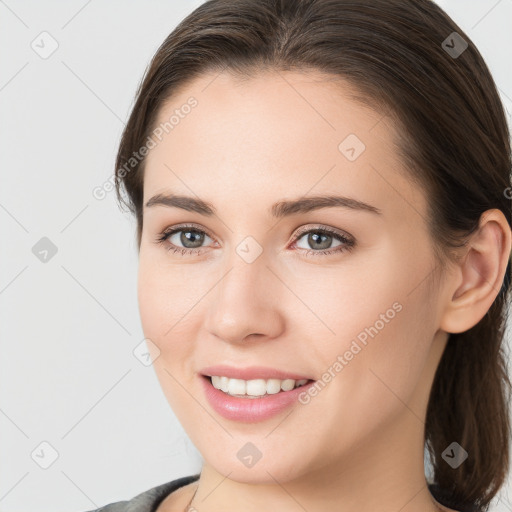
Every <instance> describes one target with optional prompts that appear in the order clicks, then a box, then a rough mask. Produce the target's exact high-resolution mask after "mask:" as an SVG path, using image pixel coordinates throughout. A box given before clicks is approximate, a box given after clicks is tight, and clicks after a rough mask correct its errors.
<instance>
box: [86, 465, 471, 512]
mask: <svg viewBox="0 0 512 512" xmlns="http://www.w3.org/2000/svg"><path fill="white" fill-rule="evenodd" d="M198 479H199V473H198V474H196V475H190V476H185V477H182V478H178V479H176V480H172V481H171V482H166V483H164V484H160V485H157V486H156V487H152V488H151V489H148V490H147V491H144V492H142V493H140V494H137V496H135V497H134V498H132V499H131V500H128V501H117V502H115V503H110V504H109V505H105V506H103V507H101V508H98V509H96V510H90V511H88V512H155V510H156V509H157V508H158V506H159V505H160V503H162V501H164V499H165V498H166V497H167V496H169V494H171V493H172V492H174V491H175V490H177V489H178V488H180V487H183V486H185V485H188V484H190V483H191V482H195V481H196V480H198ZM428 488H429V490H430V492H431V493H432V495H433V496H434V498H435V499H436V500H437V501H438V502H439V503H441V505H444V506H445V507H448V508H451V509H453V510H457V511H459V512H480V510H479V509H478V508H476V507H475V506H469V507H467V506H466V507H464V506H461V505H460V504H457V503H453V502H452V501H450V500H449V499H448V496H447V493H446V492H444V491H443V490H442V489H440V487H439V486H437V485H433V484H431V485H429V486H428Z"/></svg>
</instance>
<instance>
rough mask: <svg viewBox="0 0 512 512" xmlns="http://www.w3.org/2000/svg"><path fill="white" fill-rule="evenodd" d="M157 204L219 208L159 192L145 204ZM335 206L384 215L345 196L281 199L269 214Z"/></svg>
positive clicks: (208, 211) (206, 211)
mask: <svg viewBox="0 0 512 512" xmlns="http://www.w3.org/2000/svg"><path fill="white" fill-rule="evenodd" d="M157 205H158V206H167V207H170V208H181V209H182V210H187V211H189V212H196V213H199V214H201V215H205V216H207V217H211V216H213V215H216V214H217V210H216V209H215V207H214V206H213V205H212V204H211V203H209V202H207V201H203V200H202V199H196V198H194V197H189V196H181V195H175V194H157V195H155V196H153V197H152V198H151V199H149V201H147V203H146V205H145V206H146V208H150V207H152V206H157ZM335 207H342V208H348V209H351V210H359V211H366V212H370V213H373V214H376V215H382V211H381V210H380V209H379V208H376V207H375V206H372V205H370V204H367V203H364V202H363V201H359V200H357V199H353V198H351V197H344V196H312V197H301V198H299V199H292V200H286V201H279V202H277V203H274V204H273V205H272V206H271V207H270V209H269V214H270V215H271V216H272V217H275V218H277V219H279V218H283V217H287V216H290V215H295V214H299V213H307V212H311V211H313V210H319V209H321V208H335Z"/></svg>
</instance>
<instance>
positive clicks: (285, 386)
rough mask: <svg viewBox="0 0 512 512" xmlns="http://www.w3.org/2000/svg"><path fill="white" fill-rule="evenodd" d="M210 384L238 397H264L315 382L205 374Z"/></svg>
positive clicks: (204, 376) (309, 380)
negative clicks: (244, 378) (236, 377)
mask: <svg viewBox="0 0 512 512" xmlns="http://www.w3.org/2000/svg"><path fill="white" fill-rule="evenodd" d="M203 378H204V379H206V380H208V381H209V382H210V384H211V385H212V386H213V387H214V388H215V389H217V390H219V391H222V392H223V393H225V394H226V395H229V396H233V397H236V398H249V399H255V398H263V397H266V396H269V395H277V394H282V393H287V392H288V391H292V390H294V389H297V388H300V387H302V386H305V385H307V384H309V383H310V382H314V381H313V380H311V379H299V380H295V379H251V380H243V379H233V378H229V377H226V376H222V375H212V376H210V375H203Z"/></svg>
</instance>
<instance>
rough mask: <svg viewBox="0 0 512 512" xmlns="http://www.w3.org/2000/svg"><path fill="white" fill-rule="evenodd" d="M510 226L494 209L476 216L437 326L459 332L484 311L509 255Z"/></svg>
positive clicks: (496, 294) (499, 282)
mask: <svg viewBox="0 0 512 512" xmlns="http://www.w3.org/2000/svg"><path fill="white" fill-rule="evenodd" d="M511 244H512V234H511V229H510V226H509V225H508V222H507V220H506V218H505V216H504V215H503V212H501V210H498V209H492V210H487V211H486V212H485V213H483V214H482V216H481V217H480V222H479V227H478V230H477V231H476V232H475V233H473V235H471V238H470V239H469V240H468V243H467V245H466V246H465V247H464V254H463V256H462V258H461V259H460V260H459V263H458V264H457V266H456V270H455V273H454V277H453V279H451V280H450V282H449V286H450V289H449V290H448V294H447V296H448V297H449V299H448V303H447V304H446V306H445V309H444V312H443V316H442V320H441V324H440V329H442V330H444V331H445V332H448V333H459V332H464V331H467V330H468V329H471V327H473V326H475V325H476V324H477V323H478V322H479V321H480V320H481V319H482V318H483V317H484V316H485V314H486V313H487V311H488V310H489V308H490V307H491V305H492V304H493V302H494V300H495V299H496V297H497V296H498V293H499V291H500V289H501V286H502V283H503V279H504V276H505V271H506V269H507V264H508V261H509V259H510V257H511V254H510V253H511Z"/></svg>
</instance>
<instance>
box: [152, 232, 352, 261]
mask: <svg viewBox="0 0 512 512" xmlns="http://www.w3.org/2000/svg"><path fill="white" fill-rule="evenodd" d="M305 235H308V236H307V238H305ZM207 238H209V239H210V240H213V238H212V237H210V236H209V235H208V234H207V233H206V232H205V231H203V230H202V229H199V228H198V227H196V226H194V225H185V226H184V225H181V226H175V227H172V228H169V229H166V230H165V231H163V232H162V233H160V234H159V235H158V237H157V239H156V242H157V243H159V244H162V245H166V246H168V247H167V250H169V251H173V252H175V253H176V252H179V253H181V254H182V255H185V254H197V255H199V254H201V251H200V250H199V249H201V248H203V245H202V244H203V243H204V242H205V239H207ZM302 238H305V240H306V243H307V244H309V246H310V247H313V249H308V248H303V247H299V249H301V250H302V251H305V254H306V256H308V257H309V256H319V255H329V254H334V253H341V252H343V251H349V250H351V249H353V248H354V247H355V240H354V239H353V238H351V237H349V236H347V235H345V234H343V233H341V232H338V231H336V230H333V229H330V228H325V227H317V228H313V229H311V228H310V229H301V230H300V231H299V233H298V234H297V235H295V238H294V245H297V242H298V241H300V240H301V239H302ZM333 240H337V241H338V242H339V244H338V245H337V246H334V249H333V248H332V247H330V246H331V244H332V242H333ZM179 244H181V246H180V245H179Z"/></svg>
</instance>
